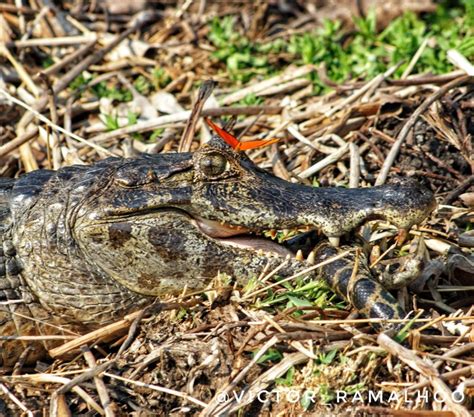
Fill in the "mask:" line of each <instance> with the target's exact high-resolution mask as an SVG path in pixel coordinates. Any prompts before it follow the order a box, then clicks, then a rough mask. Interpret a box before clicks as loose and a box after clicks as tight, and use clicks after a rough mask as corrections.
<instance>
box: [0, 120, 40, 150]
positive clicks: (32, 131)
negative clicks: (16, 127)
mask: <svg viewBox="0 0 474 417" xmlns="http://www.w3.org/2000/svg"><path fill="white" fill-rule="evenodd" d="M37 134H38V128H37V127H36V126H32V127H30V128H28V131H27V132H26V133H23V134H22V135H20V136H17V137H16V138H15V139H12V140H11V141H10V142H7V143H5V145H2V146H0V157H2V156H5V155H8V154H9V153H10V152H12V151H14V150H15V149H16V148H18V147H19V146H21V145H23V144H24V143H26V142H28V141H29V140H30V139H33V138H34V137H36V135H37Z"/></svg>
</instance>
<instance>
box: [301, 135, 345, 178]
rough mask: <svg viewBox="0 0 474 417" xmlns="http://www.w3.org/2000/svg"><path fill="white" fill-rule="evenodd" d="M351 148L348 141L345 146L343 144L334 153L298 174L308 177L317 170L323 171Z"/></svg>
mask: <svg viewBox="0 0 474 417" xmlns="http://www.w3.org/2000/svg"><path fill="white" fill-rule="evenodd" d="M348 150H349V144H348V143H346V144H345V145H344V146H341V147H340V148H339V149H338V150H337V151H335V152H334V153H332V154H331V155H328V156H326V158H324V159H322V160H321V161H319V162H317V163H316V164H314V165H312V166H310V167H309V168H308V169H305V170H304V171H303V172H300V173H299V174H298V177H300V178H308V177H311V175H314V174H316V172H318V171H321V170H322V169H323V168H325V167H327V166H328V165H331V164H332V163H334V162H336V161H339V159H341V158H342V157H343V156H344V155H345V154H346V153H347V151H348Z"/></svg>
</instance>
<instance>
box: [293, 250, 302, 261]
mask: <svg viewBox="0 0 474 417" xmlns="http://www.w3.org/2000/svg"><path fill="white" fill-rule="evenodd" d="M295 259H296V260H297V261H304V256H303V251H302V250H301V249H298V252H296V255H295Z"/></svg>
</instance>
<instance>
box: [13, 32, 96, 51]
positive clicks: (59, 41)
mask: <svg viewBox="0 0 474 417" xmlns="http://www.w3.org/2000/svg"><path fill="white" fill-rule="evenodd" d="M96 40H97V38H96V36H95V35H78V36H63V37H57V38H39V39H28V40H21V41H13V42H9V43H7V47H8V48H10V47H14V48H30V47H32V46H68V45H77V44H80V43H87V42H91V41H92V42H95V41H96Z"/></svg>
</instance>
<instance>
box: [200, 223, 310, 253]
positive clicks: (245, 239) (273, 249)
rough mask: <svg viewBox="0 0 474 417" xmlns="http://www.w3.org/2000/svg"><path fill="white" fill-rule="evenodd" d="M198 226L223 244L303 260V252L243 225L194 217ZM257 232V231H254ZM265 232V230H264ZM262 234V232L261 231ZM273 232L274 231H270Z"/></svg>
mask: <svg viewBox="0 0 474 417" xmlns="http://www.w3.org/2000/svg"><path fill="white" fill-rule="evenodd" d="M193 222H194V223H195V225H196V227H197V228H199V230H201V232H202V233H204V234H205V235H207V236H209V237H211V238H213V239H215V240H218V241H219V242H220V243H222V244H223V245H228V246H233V247H236V248H240V249H250V250H254V251H262V252H264V253H266V254H268V255H269V256H275V255H277V256H281V257H287V256H288V255H290V256H291V257H296V258H297V259H298V260H300V261H303V260H304V259H303V255H302V253H299V252H301V251H299V252H298V253H296V254H295V253H293V252H292V251H291V250H290V249H288V248H286V247H285V246H283V245H280V244H278V243H277V242H275V241H273V240H271V239H270V238H266V237H259V236H256V235H255V234H250V233H251V230H250V229H248V228H246V227H243V226H233V225H229V224H226V223H221V222H217V221H214V220H208V219H203V218H194V219H193ZM253 233H255V232H253ZM262 233H265V232H262ZM259 234H260V233H259ZM269 234H272V233H269Z"/></svg>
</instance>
